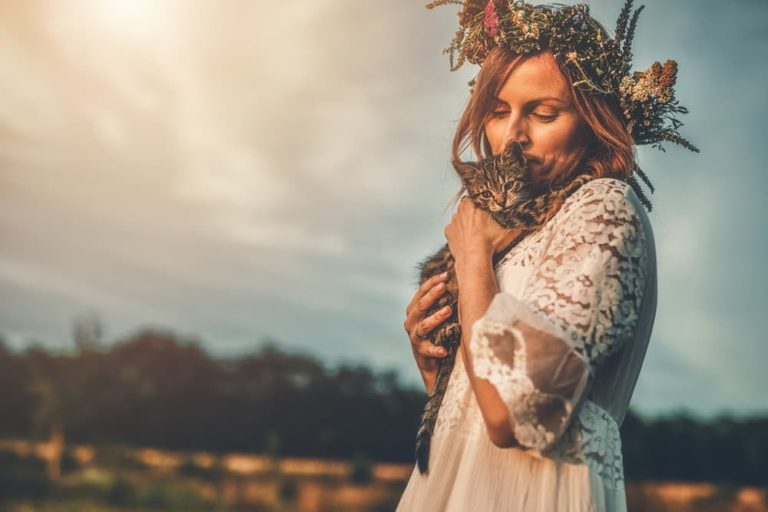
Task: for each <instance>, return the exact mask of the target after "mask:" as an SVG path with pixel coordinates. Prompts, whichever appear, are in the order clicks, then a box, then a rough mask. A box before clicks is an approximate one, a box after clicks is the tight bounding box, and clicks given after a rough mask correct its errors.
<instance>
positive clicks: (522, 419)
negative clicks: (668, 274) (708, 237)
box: [470, 184, 647, 454]
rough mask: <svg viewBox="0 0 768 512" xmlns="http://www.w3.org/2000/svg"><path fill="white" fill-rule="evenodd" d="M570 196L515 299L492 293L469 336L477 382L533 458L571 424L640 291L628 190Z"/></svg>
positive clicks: (629, 328)
mask: <svg viewBox="0 0 768 512" xmlns="http://www.w3.org/2000/svg"><path fill="white" fill-rule="evenodd" d="M588 186H589V184H587V185H585V186H584V187H582V188H585V187H588ZM577 193H579V198H578V200H574V201H573V202H566V204H565V205H564V206H563V209H564V211H563V212H562V213H564V215H563V216H562V217H561V218H560V220H558V221H557V225H555V226H554V227H553V228H554V230H553V233H554V234H553V235H552V237H551V240H550V241H549V244H548V245H547V246H546V248H545V249H544V250H543V253H542V255H541V257H540V260H539V262H538V264H537V265H536V267H535V270H534V272H533V274H532V275H531V277H530V280H529V281H528V282H527V284H526V287H525V289H524V292H523V295H522V297H520V298H518V297H515V296H513V295H512V294H510V293H508V292H504V291H502V292H499V293H498V294H496V296H495V297H494V298H493V300H492V302H491V304H490V306H489V307H488V310H487V311H486V313H485V314H484V315H483V316H482V317H481V318H480V319H478V320H477V321H476V322H475V323H474V324H473V325H472V333H471V338H470V347H471V353H472V359H473V365H474V369H475V373H476V375H477V376H478V377H479V378H482V379H485V380H488V381H489V382H490V383H491V384H492V385H493V386H494V387H495V388H496V390H497V391H498V393H499V396H501V398H502V400H503V401H504V402H505V404H506V405H507V408H508V409H509V413H510V420H511V422H512V426H513V430H514V434H515V437H516V439H517V441H518V442H519V443H520V445H521V447H522V448H524V449H531V450H536V451H538V452H539V453H540V454H544V453H546V452H547V451H548V450H549V449H551V448H552V447H553V445H554V444H555V442H556V441H557V440H558V439H559V437H560V436H561V435H562V434H563V432H564V431H565V430H566V429H567V427H568V426H569V424H570V422H571V421H572V419H573V418H574V416H575V413H576V412H577V410H578V407H579V406H580V404H581V402H582V401H583V399H584V398H585V395H586V393H587V390H588V388H589V386H590V384H591V382H592V376H593V374H594V372H595V371H596V370H597V369H598V368H599V366H600V365H601V364H602V362H603V361H604V360H605V359H606V358H607V357H608V356H610V355H611V354H613V353H615V352H616V351H618V350H619V349H620V348H621V347H622V346H623V343H624V342H625V341H626V340H628V339H631V337H632V336H633V333H634V330H635V327H636V324H637V318H638V312H639V310H640V306H641V300H642V293H643V290H644V288H645V279H646V270H647V269H646V260H647V257H646V252H645V248H644V241H645V237H644V234H643V228H642V223H641V219H640V218H639V217H638V212H637V210H636V209H635V206H634V203H633V202H631V201H630V200H629V199H628V198H627V196H626V194H628V193H630V191H629V190H627V189H623V188H611V187H608V188H607V189H602V188H599V187H598V186H597V185H595V186H594V187H590V188H587V189H585V190H584V191H582V190H581V189H580V190H579V191H577ZM566 207H568V209H567V210H565V209H566Z"/></svg>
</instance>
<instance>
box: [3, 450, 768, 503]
mask: <svg viewBox="0 0 768 512" xmlns="http://www.w3.org/2000/svg"><path fill="white" fill-rule="evenodd" d="M55 452H56V446H52V445H51V444H46V443H32V442H28V441H21V440H5V441H3V442H0V507H1V508H0V510H2V511H4V512H5V511H8V512H38V511H40V512H65V511H66V512H128V511H131V512H134V511H155V510H156V511H161V510H162V511H222V512H224V511H270V512H278V511H281V512H282V511H285V512H288V511H296V512H314V511H337V512H341V511H365V512H374V511H376V512H378V511H382V512H383V511H390V510H394V509H395V506H396V505H397V501H398V499H399V496H400V494H401V493H402V490H403V488H404V486H405V483H406V480H407V478H408V476H409V475H410V472H411V469H412V467H413V466H412V465H410V464H382V463H375V462H373V461H370V460H366V459H358V460H353V461H329V460H312V459H293V458H281V459H275V458H270V457H266V456H260V455H249V454H219V455H217V454H211V453H179V452H170V451H165V450H157V449H152V448H145V449H132V448H125V447H119V446H101V447H94V446H73V447H70V448H67V449H65V450H60V453H59V455H60V457H53V456H52V455H53V454H54V453H55ZM57 459H58V460H59V463H58V464H56V463H55V461H56V460H57ZM767 494H768V493H767V492H766V489H760V488H753V487H729V486H716V485H712V484H707V483H683V482H629V483H628V484H627V497H628V506H629V510H630V511H633V512H645V511H661V512H663V511H675V512H678V511H679V512H687V511H690V512H710V511H711V512H714V511H731V512H760V511H768V507H767V506H766V502H767V501H768V500H767V499H766V498H767Z"/></svg>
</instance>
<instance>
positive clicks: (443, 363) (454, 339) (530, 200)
mask: <svg viewBox="0 0 768 512" xmlns="http://www.w3.org/2000/svg"><path fill="white" fill-rule="evenodd" d="M453 165H454V168H455V169H456V171H457V172H458V174H459V177H460V178H461V181H462V183H463V184H464V186H465V188H466V190H467V195H468V196H469V197H470V199H471V200H472V202H473V203H474V204H475V206H477V207H478V208H481V209H483V210H485V211H487V212H488V213H489V214H490V215H491V217H492V218H493V219H494V220H496V222H498V223H499V224H500V225H501V226H502V227H504V228H507V229H518V228H520V229H522V230H523V231H522V233H521V236H518V237H517V239H516V240H514V241H513V242H511V243H510V244H509V245H508V246H507V247H506V248H505V249H504V250H503V251H501V252H500V253H498V254H496V255H494V264H495V263H496V262H498V261H499V260H500V259H501V258H502V257H503V256H504V254H506V253H507V252H508V251H509V250H511V248H512V247H514V246H515V245H516V244H517V242H518V241H519V240H520V239H522V238H523V237H524V236H526V235H527V234H529V233H530V232H531V231H535V230H536V229H538V228H540V227H541V226H543V225H544V224H545V223H546V222H547V221H548V220H549V219H550V218H551V217H552V215H554V213H556V212H557V210H558V209H559V208H560V206H562V204H563V202H565V200H566V199H567V197H568V196H569V195H570V194H571V193H573V192H574V191H575V190H576V189H577V188H579V187H580V186H581V185H583V184H584V183H586V182H587V181H589V180H591V179H593V176H591V175H589V174H581V175H577V176H575V177H574V178H572V179H571V180H570V181H569V183H568V184H566V185H565V186H564V187H562V188H561V189H557V190H546V191H539V190H536V188H535V187H534V185H533V183H532V181H531V176H530V170H529V168H528V162H527V160H526V158H525V156H524V155H523V148H522V146H521V145H520V143H519V142H517V141H511V142H510V143H509V144H507V146H506V147H505V148H504V151H503V152H501V153H500V154H498V155H495V156H494V155H491V156H489V157H487V158H485V159H482V160H480V161H479V162H459V161H454V162H453ZM418 270H419V284H421V283H423V282H424V281H426V280H427V279H429V278H430V277H432V276H433V275H435V274H439V273H442V272H445V271H447V272H448V280H447V282H446V292H445V293H444V294H443V295H441V296H440V298H439V299H438V300H437V301H435V304H433V306H432V307H431V308H430V309H429V311H427V314H426V316H427V317H428V316H430V315H432V314H434V313H436V312H437V311H438V310H439V309H441V308H443V307H444V306H450V307H451V315H450V316H449V317H448V318H447V319H446V320H445V321H444V322H443V323H441V324H440V325H438V326H437V327H436V328H435V329H434V330H433V331H432V332H430V333H429V336H428V339H430V340H431V341H432V342H433V343H434V344H435V345H439V346H442V347H444V348H445V349H446V350H447V351H448V355H446V356H444V357H442V358H438V359H437V360H436V361H437V365H438V370H437V377H436V379H435V386H434V389H433V390H432V393H431V394H430V395H429V398H428V400H427V403H426V405H425V406H424V412H423V413H422V417H421V423H420V425H419V430H418V433H417V434H416V460H417V462H418V466H419V471H420V472H421V473H422V474H424V473H426V472H427V469H428V462H429V448H430V438H431V436H432V431H433V430H434V427H435V421H436V420H437V413H438V410H439V408H440V404H441V403H442V401H443V396H444V395H445V390H446V388H447V387H448V379H449V377H450V375H451V371H452V370H453V365H454V362H455V360H456V351H457V350H458V348H459V343H460V342H461V326H460V324H459V319H458V307H457V306H458V298H459V287H458V283H457V282H456V274H455V272H454V260H453V256H452V255H451V253H450V250H449V248H448V244H447V243H446V244H445V245H444V246H443V247H442V248H440V250H438V251H437V252H436V253H435V254H434V255H432V256H430V257H429V258H427V259H425V260H423V261H422V262H421V263H419V265H418Z"/></svg>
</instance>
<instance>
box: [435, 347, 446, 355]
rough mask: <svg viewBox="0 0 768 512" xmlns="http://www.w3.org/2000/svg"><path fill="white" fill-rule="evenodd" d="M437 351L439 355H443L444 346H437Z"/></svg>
mask: <svg viewBox="0 0 768 512" xmlns="http://www.w3.org/2000/svg"><path fill="white" fill-rule="evenodd" d="M437 353H438V354H440V355H441V356H444V355H445V349H444V348H439V349H437Z"/></svg>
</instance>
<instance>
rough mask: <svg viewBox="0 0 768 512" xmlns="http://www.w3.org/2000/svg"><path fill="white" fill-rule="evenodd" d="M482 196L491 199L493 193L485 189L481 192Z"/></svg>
mask: <svg viewBox="0 0 768 512" xmlns="http://www.w3.org/2000/svg"><path fill="white" fill-rule="evenodd" d="M480 197H484V198H485V199H490V198H491V193H490V192H488V191H487V190H483V191H482V192H481V193H480Z"/></svg>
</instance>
